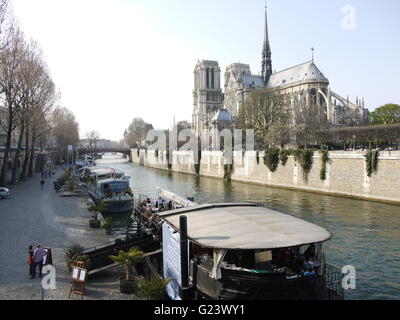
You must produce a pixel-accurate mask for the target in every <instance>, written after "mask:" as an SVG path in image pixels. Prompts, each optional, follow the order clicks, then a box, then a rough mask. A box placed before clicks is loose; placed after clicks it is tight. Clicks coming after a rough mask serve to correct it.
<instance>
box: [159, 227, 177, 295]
mask: <svg viewBox="0 0 400 320" xmlns="http://www.w3.org/2000/svg"><path fill="white" fill-rule="evenodd" d="M162 232H163V238H162V239H163V265H164V278H165V279H167V278H172V281H171V282H170V283H169V284H168V286H167V287H166V291H167V294H168V296H169V297H170V298H171V299H172V300H181V297H180V295H179V288H180V286H181V245H180V241H181V237H180V234H179V232H176V231H175V230H174V229H173V228H172V227H170V226H169V225H168V223H166V222H164V223H163V227H162Z"/></svg>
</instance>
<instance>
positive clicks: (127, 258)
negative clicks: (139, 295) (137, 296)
mask: <svg viewBox="0 0 400 320" xmlns="http://www.w3.org/2000/svg"><path fill="white" fill-rule="evenodd" d="M143 257H144V253H143V252H142V251H140V250H139V248H136V247H135V248H132V249H130V250H129V251H128V252H125V251H122V250H120V251H119V253H118V255H117V256H110V257H109V258H110V259H111V260H112V261H114V262H115V263H120V264H123V265H124V268H125V276H123V277H120V279H119V290H120V292H121V293H128V294H131V293H133V292H134V290H135V288H134V286H133V283H134V282H135V280H137V279H138V278H139V275H138V273H137V271H136V269H135V264H137V263H138V262H140V261H142V260H143Z"/></svg>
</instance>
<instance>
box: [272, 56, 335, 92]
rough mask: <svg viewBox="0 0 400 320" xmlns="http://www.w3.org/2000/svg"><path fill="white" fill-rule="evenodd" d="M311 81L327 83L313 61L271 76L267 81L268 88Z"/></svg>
mask: <svg viewBox="0 0 400 320" xmlns="http://www.w3.org/2000/svg"><path fill="white" fill-rule="evenodd" d="M311 80H317V81H320V82H329V80H328V79H327V78H326V77H325V76H324V74H323V73H322V72H321V71H320V70H319V69H318V67H317V66H316V65H315V64H314V61H313V60H311V61H307V62H305V63H302V64H299V65H297V66H294V67H291V68H288V69H285V70H282V71H279V72H276V73H274V74H272V75H271V77H270V79H269V81H268V87H278V86H284V85H288V84H290V83H294V82H298V81H311Z"/></svg>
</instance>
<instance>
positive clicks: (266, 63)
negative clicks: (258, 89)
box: [261, 1, 272, 85]
mask: <svg viewBox="0 0 400 320" xmlns="http://www.w3.org/2000/svg"><path fill="white" fill-rule="evenodd" d="M271 75H272V60H271V47H270V45H269V35H268V17H267V1H265V26H264V44H263V51H262V63H261V77H262V79H263V80H264V84H265V85H267V84H268V80H269V78H270V77H271Z"/></svg>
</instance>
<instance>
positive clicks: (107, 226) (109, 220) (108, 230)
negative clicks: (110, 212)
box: [101, 217, 112, 235]
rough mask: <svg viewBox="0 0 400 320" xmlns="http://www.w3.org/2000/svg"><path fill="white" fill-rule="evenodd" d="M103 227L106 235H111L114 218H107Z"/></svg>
mask: <svg viewBox="0 0 400 320" xmlns="http://www.w3.org/2000/svg"><path fill="white" fill-rule="evenodd" d="M101 227H102V228H103V229H104V231H105V233H106V234H108V235H110V234H111V231H112V218H111V217H107V218H105V219H104V222H103V224H102V225H101Z"/></svg>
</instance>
